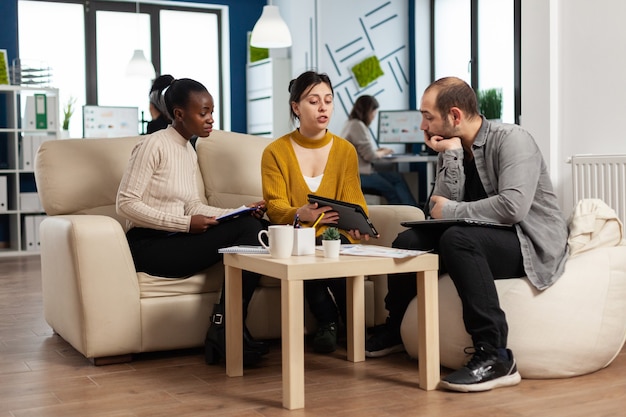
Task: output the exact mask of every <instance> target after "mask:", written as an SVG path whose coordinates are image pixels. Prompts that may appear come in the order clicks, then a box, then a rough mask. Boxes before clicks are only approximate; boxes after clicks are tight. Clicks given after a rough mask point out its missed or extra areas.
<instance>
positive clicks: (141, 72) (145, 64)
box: [126, 1, 156, 80]
mask: <svg viewBox="0 0 626 417" xmlns="http://www.w3.org/2000/svg"><path fill="white" fill-rule="evenodd" d="M135 11H136V13H137V25H136V28H137V38H138V39H139V2H138V1H137V2H136V3H135ZM137 44H139V41H137ZM126 75H127V76H128V77H141V78H148V79H150V80H152V79H154V77H155V75H156V71H154V66H153V65H152V62H150V61H148V60H147V59H146V56H145V55H144V53H143V49H135V51H134V52H133V57H132V58H131V59H130V61H129V62H128V65H127V66H126Z"/></svg>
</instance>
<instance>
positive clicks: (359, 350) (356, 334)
mask: <svg viewBox="0 0 626 417" xmlns="http://www.w3.org/2000/svg"><path fill="white" fill-rule="evenodd" d="M346 295H347V299H346V305H347V313H348V323H347V327H348V328H347V332H348V334H347V337H348V360H349V361H352V362H363V361H364V360H365V277H364V276H363V275H360V276H355V277H348V278H346Z"/></svg>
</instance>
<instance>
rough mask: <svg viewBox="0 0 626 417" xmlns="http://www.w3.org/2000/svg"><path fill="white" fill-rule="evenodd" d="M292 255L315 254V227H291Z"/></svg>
mask: <svg viewBox="0 0 626 417" xmlns="http://www.w3.org/2000/svg"><path fill="white" fill-rule="evenodd" d="M291 254H292V255H315V228H313V227H305V228H294V229H293V252H292V253H291Z"/></svg>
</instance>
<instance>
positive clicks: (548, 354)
mask: <svg viewBox="0 0 626 417" xmlns="http://www.w3.org/2000/svg"><path fill="white" fill-rule="evenodd" d="M607 208H608V207H607V206H606V205H604V203H602V202H601V201H599V200H583V201H581V202H579V204H578V205H577V207H576V210H575V212H574V215H573V216H572V219H571V223H570V238H569V241H568V243H569V249H570V255H571V256H570V258H569V259H568V260H567V262H566V267H565V272H564V274H563V275H562V276H561V277H560V278H559V279H558V280H557V282H556V283H555V284H554V285H552V286H551V287H549V288H548V289H546V290H544V291H538V290H537V289H535V288H534V287H533V286H532V285H531V284H530V282H529V281H528V280H527V279H526V278H516V279H506V280H498V281H496V288H497V291H498V295H499V297H500V305H501V307H502V309H503V310H504V312H505V313H506V317H507V321H508V324H509V340H508V345H509V347H510V348H511V349H512V350H513V353H514V355H515V358H516V361H517V367H518V370H519V372H520V375H521V376H522V377H523V378H564V377H570V376H576V375H583V374H587V373H590V372H594V371H597V370H599V369H602V368H604V367H606V366H608V365H609V364H610V363H611V362H612V361H613V359H614V358H615V357H616V356H617V355H618V354H619V353H620V352H621V350H622V347H623V346H624V341H625V339H626V246H624V242H623V241H622V232H623V231H622V225H621V224H620V223H619V221H618V220H617V217H616V215H615V212H614V211H612V210H611V209H608V210H610V211H608V210H606V209H607ZM439 323H440V330H439V331H440V357H441V364H442V365H443V366H446V367H448V368H452V369H458V368H460V367H462V366H463V365H464V364H465V362H466V361H467V360H468V357H467V356H466V355H465V354H464V352H463V349H464V348H465V347H468V346H472V342H471V338H470V336H469V335H468V334H467V333H466V331H465V327H464V325H463V320H462V311H461V300H460V298H459V296H458V294H457V292H456V288H455V287H454V284H453V283H452V280H451V279H450V277H449V276H448V275H447V274H444V275H442V276H441V277H440V279H439ZM416 326H417V304H416V300H415V299H414V300H413V301H412V302H411V304H410V305H409V307H408V308H407V311H406V313H405V315H404V320H403V322H402V326H401V333H402V339H403V341H404V345H405V347H406V349H407V352H408V353H409V354H410V355H411V356H412V357H417V349H418V339H417V333H416V332H415V330H414V329H415V328H416Z"/></svg>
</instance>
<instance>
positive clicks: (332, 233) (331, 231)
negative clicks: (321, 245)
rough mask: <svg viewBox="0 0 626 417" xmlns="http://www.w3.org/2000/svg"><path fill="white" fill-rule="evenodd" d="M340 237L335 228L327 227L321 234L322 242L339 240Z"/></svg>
mask: <svg viewBox="0 0 626 417" xmlns="http://www.w3.org/2000/svg"><path fill="white" fill-rule="evenodd" d="M339 239H341V235H340V234H339V229H337V228H336V227H329V228H327V229H326V230H324V233H322V240H339Z"/></svg>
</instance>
